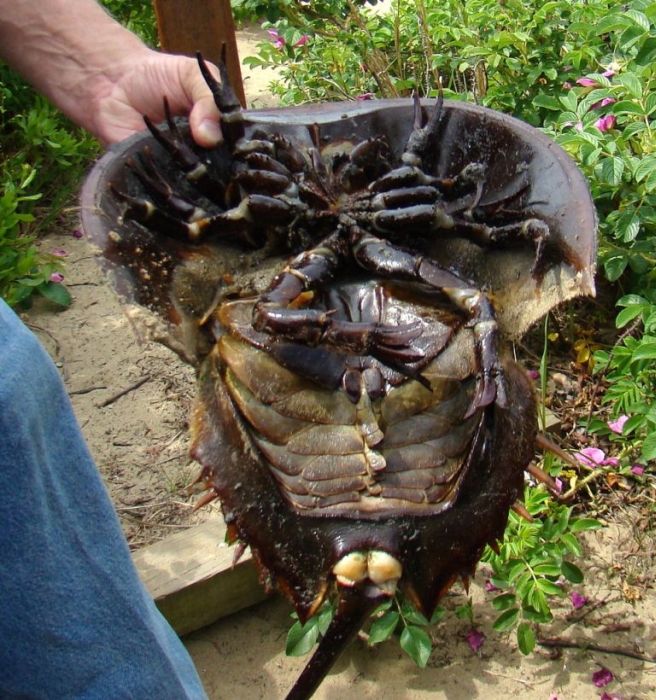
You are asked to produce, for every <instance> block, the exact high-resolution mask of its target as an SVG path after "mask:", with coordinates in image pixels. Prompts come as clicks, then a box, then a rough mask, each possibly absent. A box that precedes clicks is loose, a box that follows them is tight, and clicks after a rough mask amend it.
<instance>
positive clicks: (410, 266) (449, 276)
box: [353, 232, 507, 417]
mask: <svg viewBox="0 0 656 700" xmlns="http://www.w3.org/2000/svg"><path fill="white" fill-rule="evenodd" d="M353 254H354V256H355V259H356V261H357V262H358V264H359V265H361V266H362V267H363V268H364V269H366V270H371V271H372V272H375V273H377V274H379V275H384V276H386V277H391V278H395V279H409V280H412V281H415V282H423V283H424V284H428V285H429V286H431V287H432V288H433V289H436V290H439V291H441V292H442V293H443V294H444V295H445V296H446V297H447V298H448V299H449V300H450V301H451V302H452V303H453V304H454V305H455V306H456V307H457V308H458V309H460V310H461V311H464V312H465V313H467V314H468V315H469V317H470V320H471V321H470V322H471V324H472V326H473V330H474V336H475V339H476V351H477V359H478V366H479V379H478V382H477V386H476V392H475V394H474V398H473V400H472V404H471V406H470V407H469V410H468V411H467V414H466V417H468V416H471V415H473V414H474V412H475V411H476V410H477V409H479V408H484V407H485V406H489V405H490V404H492V403H496V404H497V405H499V406H501V407H505V406H506V405H507V397H506V389H505V383H504V379H503V370H502V368H501V363H500V361H499V356H498V350H497V347H498V342H499V341H498V329H497V322H496V320H495V317H494V309H493V308H492V304H491V302H490V300H489V299H488V297H487V296H486V295H485V294H484V293H483V292H482V291H480V290H479V289H478V288H477V287H476V286H475V285H474V284H472V283H471V282H469V281H467V280H465V279H463V277H461V276H460V275H459V274H458V273H457V272H456V271H455V270H453V269H447V268H444V267H442V266H440V265H439V264H438V263H437V262H435V261H434V260H431V259H430V258H426V257H424V256H423V255H420V254H418V253H412V252H410V251H407V250H404V249H402V248H400V247H398V246H395V245H394V244H392V243H389V242H388V241H386V240H385V239H382V238H377V237H375V236H372V235H370V234H367V233H365V232H362V233H361V237H360V240H359V241H356V242H355V243H354V246H353Z"/></svg>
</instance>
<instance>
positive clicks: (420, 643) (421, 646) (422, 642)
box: [400, 625, 433, 668]
mask: <svg viewBox="0 0 656 700" xmlns="http://www.w3.org/2000/svg"><path fill="white" fill-rule="evenodd" d="M400 643H401V649H403V651H405V653H406V654H407V655H408V656H409V657H410V658H411V659H412V660H413V661H414V662H415V663H416V664H417V666H419V668H426V664H427V663H428V658H429V657H430V654H431V651H432V650H433V644H432V642H431V639H430V637H429V636H428V634H427V632H426V630H423V629H422V628H421V627H415V626H414V625H409V626H408V627H406V628H405V629H404V630H403V632H401V642H400Z"/></svg>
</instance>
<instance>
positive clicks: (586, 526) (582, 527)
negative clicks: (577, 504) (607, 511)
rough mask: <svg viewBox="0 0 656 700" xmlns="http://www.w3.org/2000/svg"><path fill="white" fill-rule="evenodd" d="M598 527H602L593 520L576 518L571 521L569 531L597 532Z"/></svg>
mask: <svg viewBox="0 0 656 700" xmlns="http://www.w3.org/2000/svg"><path fill="white" fill-rule="evenodd" d="M600 527H603V526H602V524H601V523H600V522H599V521H598V520H595V519H594V518H577V519H576V520H572V524H571V526H570V531H571V532H585V531H587V530H598V529H599V528H600Z"/></svg>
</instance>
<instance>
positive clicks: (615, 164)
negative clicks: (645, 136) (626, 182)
mask: <svg viewBox="0 0 656 700" xmlns="http://www.w3.org/2000/svg"><path fill="white" fill-rule="evenodd" d="M599 162H600V164H601V179H602V180H604V181H605V182H607V183H608V184H609V185H619V184H620V182H622V173H623V172H624V161H623V160H622V159H621V158H617V157H610V158H604V159H603V160H601V161H599Z"/></svg>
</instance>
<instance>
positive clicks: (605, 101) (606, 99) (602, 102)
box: [590, 97, 617, 109]
mask: <svg viewBox="0 0 656 700" xmlns="http://www.w3.org/2000/svg"><path fill="white" fill-rule="evenodd" d="M614 102H617V100H616V99H615V98H614V97H604V99H603V100H599V102H595V103H594V104H593V105H591V106H590V109H600V108H601V107H607V106H608V105H612V104H613V103H614Z"/></svg>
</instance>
